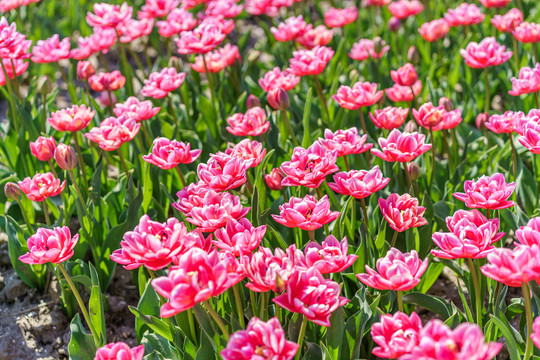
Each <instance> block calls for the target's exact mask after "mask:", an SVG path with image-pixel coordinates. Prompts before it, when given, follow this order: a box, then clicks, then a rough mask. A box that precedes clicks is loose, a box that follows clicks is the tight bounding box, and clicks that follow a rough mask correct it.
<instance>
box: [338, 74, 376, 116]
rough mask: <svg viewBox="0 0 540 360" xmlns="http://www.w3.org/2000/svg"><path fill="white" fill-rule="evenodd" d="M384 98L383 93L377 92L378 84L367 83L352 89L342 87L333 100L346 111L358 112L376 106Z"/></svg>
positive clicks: (361, 83) (358, 84) (354, 86)
mask: <svg viewBox="0 0 540 360" xmlns="http://www.w3.org/2000/svg"><path fill="white" fill-rule="evenodd" d="M382 96H383V91H382V90H380V91H377V84H375V83H370V82H367V81H366V82H357V83H356V84H354V85H353V87H352V88H350V87H348V86H344V85H342V86H340V87H339V89H338V91H337V94H336V95H332V98H333V99H334V100H335V101H336V102H337V103H338V104H339V106H341V107H342V108H344V109H348V110H358V109H360V108H361V107H364V106H371V105H373V104H375V103H376V102H378V101H379V100H380V99H381V98H382Z"/></svg>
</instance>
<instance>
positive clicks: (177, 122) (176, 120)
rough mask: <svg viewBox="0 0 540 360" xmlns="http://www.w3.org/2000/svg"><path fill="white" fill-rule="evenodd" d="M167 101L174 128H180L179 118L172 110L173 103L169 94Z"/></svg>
mask: <svg viewBox="0 0 540 360" xmlns="http://www.w3.org/2000/svg"><path fill="white" fill-rule="evenodd" d="M167 101H168V102H169V108H170V109H171V115H172V117H173V118H174V122H175V123H176V126H178V128H180V117H179V116H178V114H177V113H176V110H174V106H173V102H172V99H171V95H170V94H169V95H168V96H167Z"/></svg>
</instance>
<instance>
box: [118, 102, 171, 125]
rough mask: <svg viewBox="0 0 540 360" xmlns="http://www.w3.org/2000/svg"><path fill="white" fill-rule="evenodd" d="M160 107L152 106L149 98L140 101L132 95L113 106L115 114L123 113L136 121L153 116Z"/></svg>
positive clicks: (120, 114)
mask: <svg viewBox="0 0 540 360" xmlns="http://www.w3.org/2000/svg"><path fill="white" fill-rule="evenodd" d="M160 109H161V108H160V107H159V106H158V107H153V104H152V102H151V101H150V100H146V101H140V100H139V99H137V98H136V97H134V96H130V97H128V98H127V100H126V101H124V102H123V103H119V104H116V105H115V106H114V114H115V115H116V116H122V115H125V116H127V117H128V118H130V119H133V120H135V121H136V122H141V121H145V120H148V119H151V118H153V117H154V116H155V115H156V114H157V113H158V112H159V110H160Z"/></svg>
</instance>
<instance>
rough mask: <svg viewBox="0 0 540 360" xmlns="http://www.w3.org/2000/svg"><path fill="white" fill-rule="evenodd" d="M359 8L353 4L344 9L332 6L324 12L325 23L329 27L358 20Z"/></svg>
mask: <svg viewBox="0 0 540 360" xmlns="http://www.w3.org/2000/svg"><path fill="white" fill-rule="evenodd" d="M357 17H358V9H357V8H356V7H355V6H351V7H348V8H344V9H336V8H333V7H331V8H330V9H328V10H326V12H325V13H324V23H325V24H326V26H328V27H329V28H336V27H343V26H345V25H347V24H351V23H353V22H355V21H356V18H357Z"/></svg>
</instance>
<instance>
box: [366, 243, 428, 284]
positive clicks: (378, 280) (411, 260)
mask: <svg viewBox="0 0 540 360" xmlns="http://www.w3.org/2000/svg"><path fill="white" fill-rule="evenodd" d="M427 266H428V259H427V258H426V259H425V260H424V261H422V260H420V259H419V257H418V253H417V252H416V251H415V250H412V251H411V252H410V253H405V254H403V253H402V252H401V251H399V250H398V249H396V248H391V249H390V250H388V252H387V253H386V256H385V257H383V258H380V259H378V260H377V265H376V267H377V271H375V270H373V269H371V268H370V267H369V266H367V265H366V272H367V274H357V275H356V277H357V278H358V280H360V281H361V282H362V283H364V284H365V285H367V286H369V287H372V288H374V289H378V290H395V291H407V290H411V289H412V288H413V287H415V286H416V285H418V283H419V282H420V277H421V276H422V275H423V274H424V271H426V269H427Z"/></svg>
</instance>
